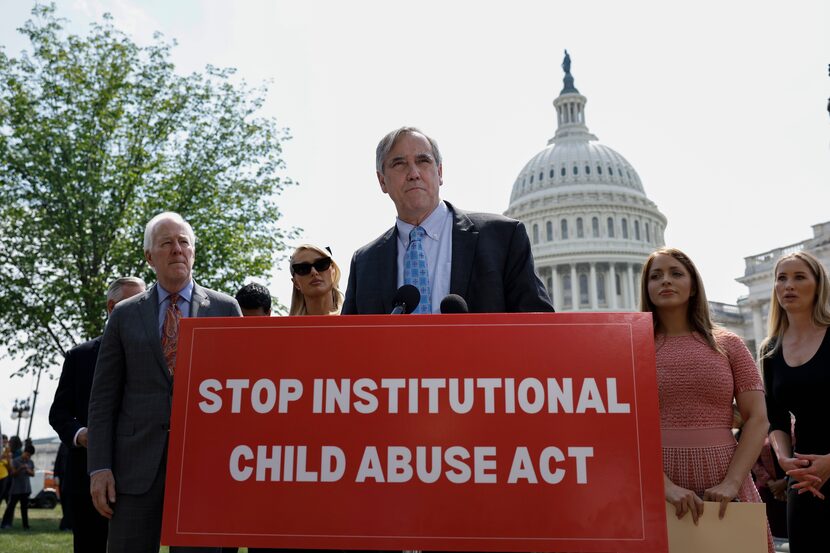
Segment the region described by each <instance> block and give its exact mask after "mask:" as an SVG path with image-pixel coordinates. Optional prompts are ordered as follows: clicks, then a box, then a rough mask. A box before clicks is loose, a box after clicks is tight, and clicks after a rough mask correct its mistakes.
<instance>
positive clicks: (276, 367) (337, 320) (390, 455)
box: [163, 313, 667, 553]
mask: <svg viewBox="0 0 830 553" xmlns="http://www.w3.org/2000/svg"><path fill="white" fill-rule="evenodd" d="M179 339H180V342H179V354H178V363H177V367H176V385H175V392H174V401H173V417H172V424H171V434H170V448H169V457H168V463H167V489H166V495H165V505H164V527H163V542H164V543H167V544H173V545H214V546H221V545H224V546H234V545H242V546H253V547H283V548H295V547H298V548H299V547H305V548H338V549H340V548H345V549H349V548H352V549H398V550H400V549H427V550H429V549H439V550H482V551H487V550H490V551H600V552H602V551H607V552H610V551H619V552H634V551H637V552H642V553H648V552H654V553H657V552H665V551H666V550H667V538H666V522H665V505H664V503H665V500H664V497H663V485H662V468H661V462H660V439H659V423H658V405H657V393H656V379H655V370H654V344H653V338H652V327H651V318H650V316H649V315H643V314H638V313H637V314H500V315H427V316H364V317H282V318H247V319H184V320H182V328H181V333H180V338H179Z"/></svg>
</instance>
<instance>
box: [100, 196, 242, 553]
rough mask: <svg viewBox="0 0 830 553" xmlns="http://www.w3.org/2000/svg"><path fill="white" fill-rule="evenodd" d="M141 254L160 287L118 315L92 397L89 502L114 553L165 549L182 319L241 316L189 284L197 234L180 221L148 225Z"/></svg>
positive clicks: (228, 302)
mask: <svg viewBox="0 0 830 553" xmlns="http://www.w3.org/2000/svg"><path fill="white" fill-rule="evenodd" d="M144 257H145V259H146V260H147V263H148V264H149V265H150V266H151V267H152V268H153V269H154V270H155V272H156V277H157V278H158V282H157V283H156V284H155V285H154V286H152V287H151V288H150V289H149V290H147V291H146V292H144V293H142V294H138V295H137V296H134V297H132V298H130V299H128V300H126V301H123V302H121V303H120V304H119V305H118V306H117V307H116V308H115V310H113V312H112V315H111V316H110V319H109V322H107V327H106V329H105V330H104V336H103V338H102V340H101V349H100V351H99V353H98V362H97V364H96V367H95V378H94V379H93V381H92V394H91V396H90V401H89V459H88V469H89V474H90V480H91V484H90V488H91V493H92V501H93V503H94V504H95V508H96V509H97V510H98V512H100V513H101V514H102V515H103V516H105V517H107V518H110V519H111V520H110V526H109V538H108V549H109V551H118V552H128V553H132V552H135V553H139V552H141V553H144V552H147V553H149V552H153V553H157V552H158V549H159V541H160V536H161V520H162V507H163V503H164V479H165V466H166V463H167V438H168V431H169V428H170V410H171V405H172V401H173V372H174V369H175V355H176V345H177V343H178V321H179V319H180V318H181V317H234V316H241V315H242V313H241V312H240V310H239V305H238V304H237V303H236V300H234V299H233V298H231V297H230V296H227V295H225V294H222V293H219V292H214V291H213V290H208V289H206V288H202V287H201V286H199V285H198V284H196V283H195V282H193V278H192V268H193V261H194V258H195V236H194V234H193V229H192V228H191V227H190V225H189V224H188V223H187V222H186V221H185V220H184V219H182V217H181V216H180V215H178V214H176V213H169V212H168V213H162V214H159V215H157V216H156V217H154V218H153V219H151V220H150V222H149V223H147V227H146V228H145V231H144ZM181 549H183V548H176V547H172V548H171V551H176V550H181ZM204 550H209V551H218V548H215V549H204Z"/></svg>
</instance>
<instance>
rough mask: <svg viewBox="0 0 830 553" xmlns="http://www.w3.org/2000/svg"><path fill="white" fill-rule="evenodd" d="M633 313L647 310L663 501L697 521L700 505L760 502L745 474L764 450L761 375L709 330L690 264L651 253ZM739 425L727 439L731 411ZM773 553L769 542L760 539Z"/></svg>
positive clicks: (734, 345)
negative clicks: (653, 357) (739, 429)
mask: <svg viewBox="0 0 830 553" xmlns="http://www.w3.org/2000/svg"><path fill="white" fill-rule="evenodd" d="M640 298H641V299H640V310H641V311H647V312H651V313H652V316H653V321H654V342H655V347H656V361H657V387H658V393H659V400H660V431H661V437H662V441H663V444H662V445H663V471H664V476H663V480H664V486H665V493H666V501H668V502H669V503H671V504H672V505H674V507H675V512H676V514H677V517H678V518H682V517H683V516H685V515H686V513H687V512H688V513H691V516H692V519H693V520H694V521H695V523H697V519H698V517H699V516H700V514H701V513H702V512H703V501H704V500H706V501H715V502H719V503H720V509H719V516H720V517H723V515H724V514H725V512H726V508H727V506H728V505H729V503H730V502H731V501H734V500H739V501H748V502H753V503H760V502H761V498H760V497H759V496H758V491H757V490H756V488H755V485H754V484H753V483H752V478H751V476H750V469H751V468H752V465H753V463H754V462H755V459H757V458H758V454H759V453H760V451H761V446H763V444H764V437H765V436H766V433H767V426H768V424H767V415H766V409H765V407H764V392H763V385H762V383H761V376H760V374H759V373H758V369H757V368H756V366H755V362H754V360H753V359H752V355H751V354H750V353H749V350H748V349H747V348H746V346H745V345H744V343H743V341H742V340H741V339H740V338H739V337H738V336H736V335H735V334H732V333H731V332H728V331H726V330H724V329H721V328H718V327H715V326H714V325H713V324H712V321H711V319H710V317H709V303H708V302H707V301H706V292H705V291H704V289H703V282H702V281H701V278H700V274H699V273H698V271H697V268H696V267H695V265H694V263H692V260H691V259H689V257H688V256H686V255H685V254H684V253H683V252H681V251H680V250H678V249H675V248H661V249H659V250H657V251H655V252H654V253H652V254H651V255H650V256H649V257H648V260H647V261H646V263H645V265H644V266H643V273H642V279H641V290H640ZM733 401H735V402H736V403H737V407H738V411H739V412H740V415H741V417H742V418H743V420H744V426H743V431H742V433H741V438H740V441H739V442H736V441H735V438H734V437H733V435H732V430H731V429H732V405H733ZM767 541H768V547H769V551H770V552H772V551H774V549H773V543H772V536H771V535H769V534H768V537H767Z"/></svg>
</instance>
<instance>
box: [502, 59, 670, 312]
mask: <svg viewBox="0 0 830 553" xmlns="http://www.w3.org/2000/svg"><path fill="white" fill-rule="evenodd" d="M562 69H563V70H564V71H565V78H564V79H563V81H564V88H563V89H562V92H560V93H559V96H558V97H557V98H556V99H555V100H554V101H553V107H554V108H555V109H556V118H557V128H556V134H555V135H554V136H553V138H551V139H550V140H548V145H547V147H546V148H545V149H543V150H542V151H541V152H539V153H537V154H536V155H534V156H533V157H532V158H530V161H528V162H527V163H526V164H525V166H524V168H523V169H522V170H521V172H520V173H519V176H518V177H516V182H515V183H514V184H513V191H512V193H511V195H510V206H509V207H508V208H507V211H505V215H507V216H508V217H513V218H515V219H518V220H520V221H522V222H523V223H524V224H525V226H526V227H527V231H528V234H529V235H530V240H531V247H532V252H533V258H534V261H535V263H536V270H537V271H538V272H539V275H540V276H541V277H542V280H543V281H544V282H545V284H546V285H547V288H548V291H549V292H550V293H551V295H552V297H553V301H554V306H555V308H556V310H557V311H637V310H639V281H640V270H641V269H642V265H643V263H644V261H645V259H646V257H648V254H650V253H651V252H652V251H653V250H655V249H656V248H658V247H661V246H663V245H664V244H665V241H664V238H663V231H664V229H665V227H666V217H665V216H664V215H663V214H662V213H660V210H658V209H657V205H656V204H655V203H654V202H652V201H651V200H649V199H648V197H647V196H646V193H645V191H644V190H643V184H642V182H641V181H640V177H639V175H638V174H637V171H635V170H634V167H632V165H631V164H630V163H629V162H628V160H627V159H625V158H624V157H623V156H622V155H620V154H619V153H618V152H616V151H615V150H613V149H611V148H609V147H608V146H605V145H604V144H600V143H599V142H598V138H597V137H596V136H594V135H593V134H591V133H590V131H589V130H588V126H587V125H586V123H585V104H586V102H587V98H586V97H585V96H583V95H582V94H580V93H579V91H578V90H577V89H576V87H575V86H574V78H573V76H572V75H571V60H570V56H569V55H568V52H567V50H566V51H565V59H564V61H563V62H562Z"/></svg>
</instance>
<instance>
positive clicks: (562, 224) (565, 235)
mask: <svg viewBox="0 0 830 553" xmlns="http://www.w3.org/2000/svg"><path fill="white" fill-rule="evenodd" d="M559 227H560V230H561V234H562V240H567V239H568V220H567V219H562V221H561V222H560V223H559Z"/></svg>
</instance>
